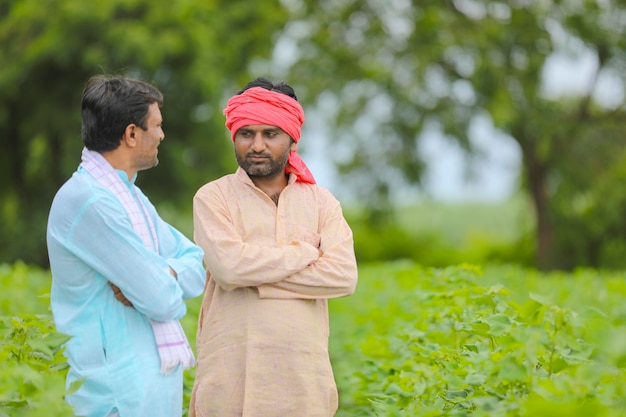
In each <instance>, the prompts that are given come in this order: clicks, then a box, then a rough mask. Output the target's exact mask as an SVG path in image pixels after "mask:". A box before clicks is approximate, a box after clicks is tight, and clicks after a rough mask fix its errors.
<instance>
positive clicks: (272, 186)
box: [250, 174, 289, 204]
mask: <svg viewBox="0 0 626 417" xmlns="http://www.w3.org/2000/svg"><path fill="white" fill-rule="evenodd" d="M250 179H251V180H252V182H253V183H254V185H256V186H257V188H259V189H260V190H261V191H263V192H264V193H265V194H267V195H268V196H269V197H270V198H271V199H272V200H273V201H274V203H276V204H278V197H279V196H280V193H281V192H282V191H283V189H284V188H285V187H286V186H287V184H288V183H289V177H288V176H287V174H280V175H278V176H276V177H273V178H267V177H250Z"/></svg>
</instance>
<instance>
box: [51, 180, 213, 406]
mask: <svg viewBox="0 0 626 417" xmlns="http://www.w3.org/2000/svg"><path fill="white" fill-rule="evenodd" d="M118 172H119V173H120V176H121V177H122V179H123V181H124V183H125V184H126V185H127V186H128V187H135V186H134V180H135V178H133V179H132V180H131V181H128V178H127V176H126V174H125V173H123V172H122V171H118ZM135 189H136V190H137V191H138V194H139V196H140V197H139V198H141V200H142V202H143V204H144V205H145V206H146V208H147V210H148V213H149V215H150V217H151V218H152V221H153V223H154V226H155V229H156V233H157V235H158V241H159V254H157V253H156V252H154V251H152V250H150V249H148V248H146V247H145V246H144V245H143V243H142V241H141V239H140V238H139V236H138V235H137V234H136V233H135V232H134V231H133V228H132V226H131V222H130V219H129V217H128V215H127V213H126V210H125V208H124V206H123V205H122V203H121V202H120V201H119V200H118V199H117V197H115V196H114V195H113V194H112V193H111V192H110V191H108V190H107V189H106V188H104V187H103V186H102V185H100V183H98V182H97V181H96V180H95V179H94V178H93V177H92V176H91V175H89V174H88V173H87V172H86V171H85V170H84V169H82V168H79V169H78V170H77V171H76V172H75V173H74V175H73V176H72V177H71V178H70V179H69V180H68V181H67V182H66V183H65V184H64V185H63V186H62V187H61V189H60V190H59V191H58V193H57V195H56V196H55V198H54V201H53V202H52V207H51V209H50V216H49V219H48V231H47V243H48V253H49V257H50V268H51V271H52V292H51V306H52V313H53V316H54V322H55V325H56V327H57V329H58V331H60V332H63V333H66V334H69V335H71V336H73V337H72V339H71V340H70V341H69V342H68V343H67V345H66V351H65V352H66V356H67V357H68V362H69V364H70V371H69V373H68V378H67V383H68V386H69V385H70V384H71V383H72V382H74V381H77V380H80V379H83V378H84V381H83V383H82V386H81V387H80V389H79V390H78V391H77V392H75V393H74V394H72V395H69V396H68V401H69V403H70V404H72V406H74V409H75V412H76V414H77V415H80V416H90V417H91V416H93V417H96V416H97V417H104V416H107V415H108V414H109V413H110V412H112V411H115V410H117V411H118V413H119V415H120V417H148V416H149V417H160V416H162V417H176V416H180V415H181V414H182V398H183V392H182V388H183V376H182V369H181V368H180V366H179V367H178V368H177V369H176V371H175V372H174V373H172V374H170V375H162V374H160V359H159V354H158V351H157V348H156V343H155V340H154V335H153V332H152V327H151V325H150V319H152V320H157V321H169V320H177V319H180V318H182V317H183V316H184V315H185V313H186V306H185V303H184V301H183V299H184V298H191V297H196V296H198V295H200V294H201V293H202V290H203V288H204V282H205V279H206V275H205V271H204V268H203V266H202V256H203V252H202V249H200V248H199V247H198V246H196V245H194V244H193V243H192V242H191V241H190V240H189V239H187V238H186V237H185V236H184V235H182V234H181V233H180V232H178V231H177V230H176V229H174V228H173V227H171V226H170V225H168V224H167V223H165V222H164V221H163V220H162V219H161V218H160V217H159V216H158V214H157V212H156V210H155V208H154V206H153V205H152V204H151V203H150V202H149V201H148V199H147V198H146V197H145V196H144V195H143V193H141V191H139V189H138V188H136V187H135ZM170 267H171V268H172V269H174V270H175V271H176V273H177V275H178V280H176V279H174V277H172V276H171V275H170V274H169V268H170ZM109 281H110V282H112V283H114V284H115V285H117V286H118V287H120V289H121V290H122V292H123V293H124V295H125V296H126V298H128V299H129V300H130V301H131V302H132V303H133V306H134V308H131V307H126V306H124V305H123V304H122V303H121V302H119V301H118V300H116V299H115V296H114V294H113V291H112V289H111V287H110V286H109V284H108V282H109Z"/></svg>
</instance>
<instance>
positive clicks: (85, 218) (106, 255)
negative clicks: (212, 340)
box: [65, 196, 186, 321]
mask: <svg viewBox="0 0 626 417" xmlns="http://www.w3.org/2000/svg"><path fill="white" fill-rule="evenodd" d="M65 246H66V247H67V248H68V249H69V250H71V251H72V252H74V253H75V254H76V256H78V257H79V258H80V259H82V260H83V261H84V262H85V263H87V264H88V265H89V266H90V267H91V268H93V269H94V270H95V271H96V272H97V273H99V274H100V275H101V276H102V277H104V278H105V279H107V280H108V281H110V282H112V283H113V284H115V285H116V286H118V287H119V288H120V289H121V290H122V292H123V293H124V295H125V296H126V298H127V299H128V300H129V301H130V302H132V303H133V306H134V308H135V309H136V310H137V311H139V312H140V313H142V314H144V315H145V316H147V317H148V318H149V319H152V320H156V321H170V320H177V319H180V318H182V317H183V316H184V315H185V313H186V306H185V303H184V301H183V290H182V289H181V287H180V285H179V284H178V282H177V281H176V279H175V278H174V277H173V276H171V275H170V274H169V272H168V271H169V265H168V263H167V261H166V259H165V258H163V257H162V256H160V255H159V254H157V253H156V252H154V251H153V250H151V249H148V248H146V247H145V246H144V245H143V243H142V241H141V239H140V238H139V236H138V235H137V234H136V233H135V232H134V231H133V229H132V226H131V223H130V220H129V218H128V215H127V214H126V211H125V210H124V207H123V206H122V205H121V204H120V203H119V201H118V200H117V199H116V198H115V197H114V196H111V197H110V198H108V197H94V198H92V199H91V200H90V201H88V202H87V203H86V204H85V206H84V207H83V208H82V209H81V210H80V215H79V216H77V217H76V218H75V219H73V224H72V226H71V232H70V234H69V236H68V237H67V242H65Z"/></svg>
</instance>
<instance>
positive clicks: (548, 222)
mask: <svg viewBox="0 0 626 417" xmlns="http://www.w3.org/2000/svg"><path fill="white" fill-rule="evenodd" d="M523 150H524V155H523V161H524V168H525V171H526V179H527V181H528V189H529V190H530V194H531V198H532V201H533V206H534V209H535V219H536V252H535V263H536V266H537V268H539V269H543V270H549V269H554V268H557V267H558V264H559V260H558V259H557V257H556V253H555V252H556V251H555V242H554V224H553V222H552V219H551V216H550V209H549V207H550V197H549V195H548V190H547V166H546V164H545V163H544V162H543V161H541V160H540V159H539V158H537V156H536V154H535V152H534V149H532V148H531V149H523Z"/></svg>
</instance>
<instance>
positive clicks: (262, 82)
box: [237, 77, 298, 101]
mask: <svg viewBox="0 0 626 417" xmlns="http://www.w3.org/2000/svg"><path fill="white" fill-rule="evenodd" d="M252 87H263V88H265V89H266V90H270V91H277V92H279V93H283V94H286V95H288V96H289V97H291V98H292V99H294V100H296V101H297V100H298V97H296V93H295V92H294V91H293V88H291V86H290V85H288V84H285V83H284V82H282V81H279V82H273V81H270V80H268V79H267V78H264V77H259V78H257V79H256V80H252V81H250V82H249V83H248V84H246V86H245V87H244V88H243V89H242V90H241V91H240V92H238V93H237V94H241V93H243V92H244V91H246V90H247V89H249V88H252Z"/></svg>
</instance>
